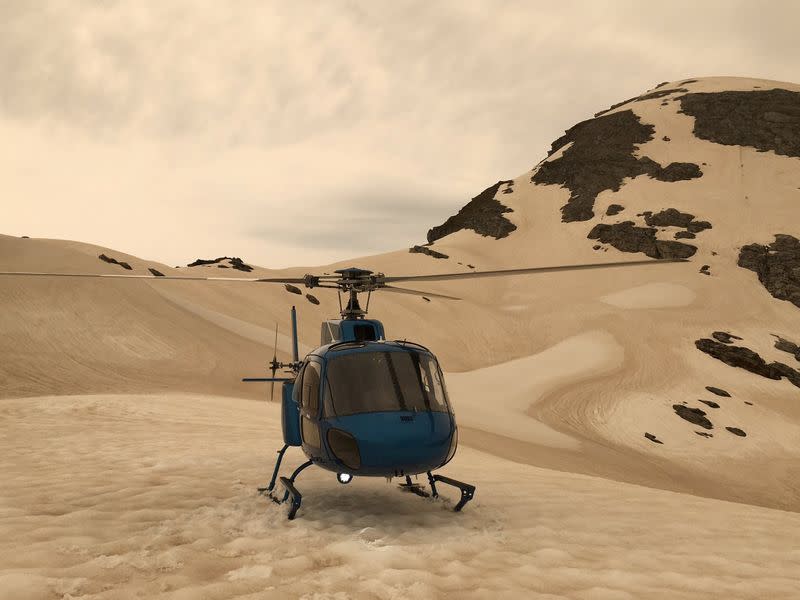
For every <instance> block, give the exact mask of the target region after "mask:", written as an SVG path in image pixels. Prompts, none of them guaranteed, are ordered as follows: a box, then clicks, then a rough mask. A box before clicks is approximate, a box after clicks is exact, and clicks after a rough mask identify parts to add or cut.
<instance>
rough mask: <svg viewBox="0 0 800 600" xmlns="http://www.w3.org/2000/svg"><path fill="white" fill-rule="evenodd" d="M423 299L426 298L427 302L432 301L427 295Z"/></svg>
mask: <svg viewBox="0 0 800 600" xmlns="http://www.w3.org/2000/svg"><path fill="white" fill-rule="evenodd" d="M422 299H423V300H425V302H430V301H431V299H430V298H428V297H427V296H423V297H422Z"/></svg>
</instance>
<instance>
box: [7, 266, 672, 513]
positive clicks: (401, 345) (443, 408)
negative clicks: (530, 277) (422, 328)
mask: <svg viewBox="0 0 800 600" xmlns="http://www.w3.org/2000/svg"><path fill="white" fill-rule="evenodd" d="M674 262H688V261H687V260H686V259H680V258H667V259H654V260H637V261H625V262H607V263H594V264H582V265H561V266H550V267H530V268H521V269H503V270H494V271H471V272H462V273H446V274H434V275H408V276H386V275H385V274H383V273H375V272H373V271H370V270H367V269H361V268H357V267H350V268H345V269H339V270H336V271H334V273H333V274H323V275H310V274H307V275H304V276H303V277H267V278H240V277H233V278H229V277H194V276H189V277H182V276H164V275H161V274H159V275H155V274H152V275H119V274H96V273H35V272H0V276H4V275H17V276H39V277H95V278H113V279H148V280H151V281H162V280H185V281H222V282H229V283H230V282H250V283H282V284H284V285H286V286H287V289H289V287H290V286H295V285H303V286H305V287H307V288H332V289H336V290H337V294H338V298H339V312H340V318H339V319H329V320H326V321H323V322H322V324H321V336H320V346H319V347H317V348H316V349H314V350H312V351H311V352H309V353H308V354H307V355H306V356H305V357H303V358H302V359H301V358H300V356H299V352H298V335H297V311H296V309H295V307H292V310H291V315H290V316H291V332H292V360H291V361H290V362H279V361H278V359H277V338H278V330H277V326H276V330H275V351H274V353H273V357H272V361H271V362H270V363H269V370H270V373H269V377H244V378H243V379H242V381H243V382H269V383H271V388H272V391H271V396H272V395H273V394H274V389H275V383H276V382H279V383H281V428H282V433H283V442H284V445H283V447H282V448H281V449H280V450H278V451H277V454H278V457H277V460H276V462H275V466H274V468H273V471H272V477H271V479H270V481H269V483H268V484H267V485H266V486H265V487H259V488H258V492H259V493H261V494H265V495H267V496H268V497H269V498H271V499H272V500H273V501H274V502H276V503H278V504H284V503H287V502H289V510H288V514H287V516H288V518H289V520H292V519H294V518H295V516H296V515H297V512H298V510H299V509H300V507H301V504H302V499H303V495H302V494H301V492H300V491H299V490H298V489H297V487H296V485H295V481H296V480H297V477H298V476H299V475H300V473H301V472H303V471H304V470H305V469H307V468H308V467H310V466H312V465H315V466H317V467H320V468H322V469H325V470H328V471H332V472H333V473H335V474H336V478H337V481H338V482H339V483H341V484H348V483H350V482H351V481H352V480H353V478H354V477H356V476H359V477H362V476H364V477H385V478H387V480H392V479H393V478H395V477H398V478H402V480H403V483H401V484H400V487H401V488H402V489H404V490H406V491H408V492H412V493H414V494H416V495H418V496H422V497H432V498H438V497H439V491H438V488H437V484H443V485H449V486H451V487H454V488H456V489H457V490H459V492H460V494H461V496H460V499H459V501H458V502H457V503H456V504H455V506H454V507H453V510H454V511H456V512H459V511H461V510H462V509H463V508H464V506H465V505H466V504H467V503H468V502H469V501H470V500H472V499H473V497H474V495H475V489H476V488H475V486H474V485H471V484H468V483H464V482H461V481H458V480H456V479H452V478H450V477H446V476H444V475H440V474H438V473H437V474H434V473H433V471H437V470H439V469H441V468H442V467H444V466H445V465H446V464H447V463H448V462H450V460H452V458H453V456H454V455H455V453H456V449H457V447H458V428H457V426H456V419H455V414H454V411H453V407H452V404H451V401H450V398H449V396H448V394H447V388H446V386H445V381H444V375H443V373H442V369H441V366H440V365H439V362H438V360H437V358H436V356H435V355H434V354H433V352H431V351H430V350H429V349H428V348H426V347H425V346H423V345H421V344H419V343H416V342H411V341H408V340H399V339H395V340H390V339H388V338H387V336H386V331H385V329H384V326H383V323H381V321H379V320H377V319H368V318H367V312H368V310H369V302H370V298H371V296H372V293H373V292H375V291H378V290H383V291H388V292H395V293H401V294H411V295H416V296H425V297H435V298H441V299H445V300H459V299H460V298H457V297H454V296H448V295H444V294H438V293H432V292H423V291H420V290H413V289H407V288H402V287H397V286H394V285H391V284H392V283H395V282H406V281H419V282H424V281H449V280H461V279H474V278H482V277H502V276H512V275H527V274H535V273H552V272H560V271H578V270H588V269H602V268H613V267H622V266H638V265H651V264H655V263H674ZM343 294H344V295H345V296H346V299H347V300H346V303H344V304H343V302H342V296H343ZM359 294H367V301H366V305H365V307H364V308H363V309H362V308H361V304H360V301H359V297H358V296H359ZM279 370H280V371H281V374H280V375H281V376H278V371H279ZM290 447H300V448H301V450H302V452H303V453H304V454H305V456H306V458H307V460H306V461H305V462H304V463H303V464H301V465H300V466H299V467H297V468H296V469H295V470H294V471H293V472H292V473H291V475H290V476H288V477H286V476H281V477H279V472H280V467H281V463H282V461H283V458H284V455H285V454H286V451H287V450H288V449H289V448H290ZM421 474H425V475H427V481H428V485H429V486H430V492H428V491H426V490H425V489H424V486H423V485H421V484H418V483H414V482H413V481H412V479H411V477H412V476H417V475H421ZM278 483H279V484H280V486H281V487H282V488H283V489H282V492H283V493H281V492H280V491H278V490H276V485H277V484H278Z"/></svg>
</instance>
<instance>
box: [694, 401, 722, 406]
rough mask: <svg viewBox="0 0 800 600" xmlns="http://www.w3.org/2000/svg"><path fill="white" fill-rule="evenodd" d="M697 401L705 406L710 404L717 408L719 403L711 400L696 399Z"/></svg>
mask: <svg viewBox="0 0 800 600" xmlns="http://www.w3.org/2000/svg"><path fill="white" fill-rule="evenodd" d="M698 402H702V403H703V404H705V405H706V406H710V407H711V408H719V404H717V403H716V402H712V401H711V400H698Z"/></svg>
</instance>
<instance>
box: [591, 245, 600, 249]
mask: <svg viewBox="0 0 800 600" xmlns="http://www.w3.org/2000/svg"><path fill="white" fill-rule="evenodd" d="M600 248H602V246H601V245H600V244H595V245H594V246H592V250H600Z"/></svg>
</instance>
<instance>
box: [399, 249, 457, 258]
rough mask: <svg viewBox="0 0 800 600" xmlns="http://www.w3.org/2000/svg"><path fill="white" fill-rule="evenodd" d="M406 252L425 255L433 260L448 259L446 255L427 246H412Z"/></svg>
mask: <svg viewBox="0 0 800 600" xmlns="http://www.w3.org/2000/svg"><path fill="white" fill-rule="evenodd" d="M408 251H409V252H410V253H412V254H427V255H428V256H432V257H433V258H450V257H449V256H448V255H447V254H444V253H442V252H437V251H436V250H434V249H432V248H429V247H428V246H412V247H411V248H409V249H408Z"/></svg>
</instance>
